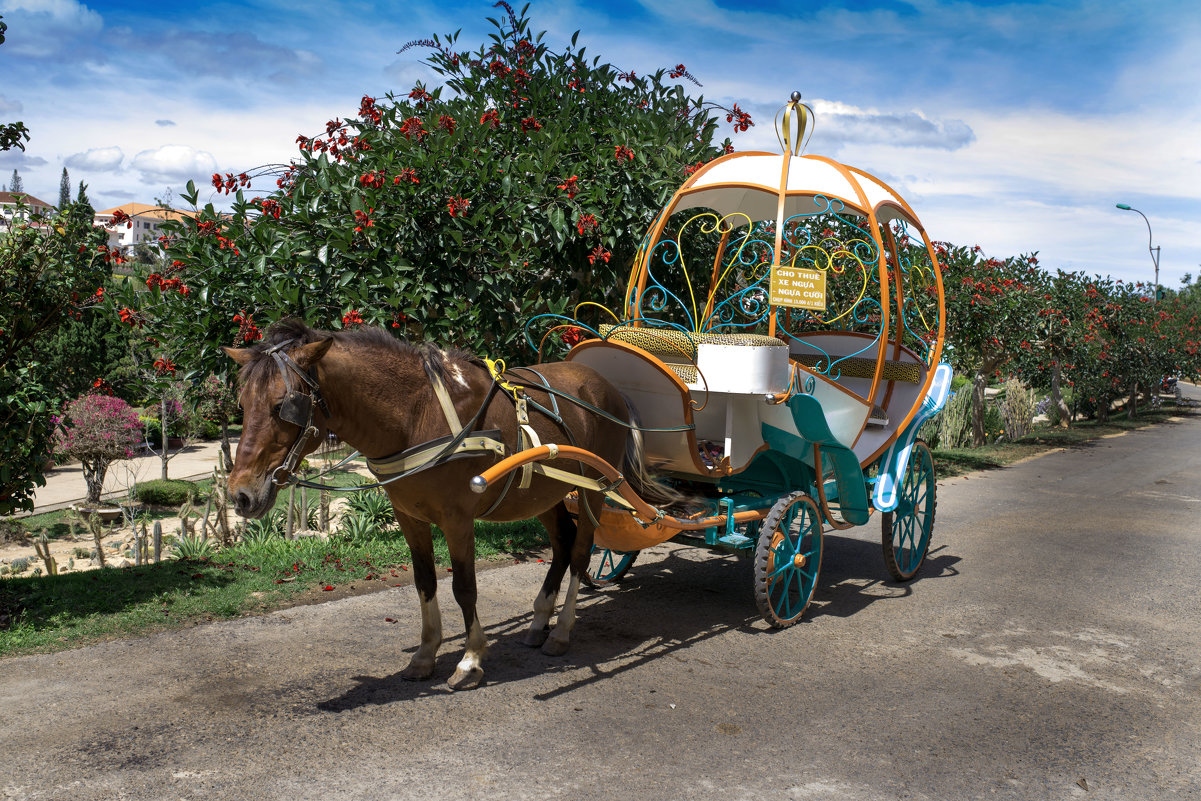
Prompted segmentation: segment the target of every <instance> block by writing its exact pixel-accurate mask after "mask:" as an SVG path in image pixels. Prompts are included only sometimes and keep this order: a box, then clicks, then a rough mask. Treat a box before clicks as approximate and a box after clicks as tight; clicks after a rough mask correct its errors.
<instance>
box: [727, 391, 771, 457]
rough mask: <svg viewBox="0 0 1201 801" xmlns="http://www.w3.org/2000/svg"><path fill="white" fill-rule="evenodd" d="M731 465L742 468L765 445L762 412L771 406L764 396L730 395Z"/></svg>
mask: <svg viewBox="0 0 1201 801" xmlns="http://www.w3.org/2000/svg"><path fill="white" fill-rule="evenodd" d="M729 403H730V410H731V412H732V414H731V415H730V421H731V425H730V432H729V434H730V454H729V456H730V466H731V467H732V468H733V469H734V470H742V469H743V468H745V467H746V466H747V465H748V464H750V461H751V459H752V458H754V456H755V454H756V453H757V452H758V451H759V449H760V448H762V447H763V446H764V444H765V443H764V442H763V427H762V425H761V422H762V420H761V417H760V413H761V411H762V410H763V409H766V408H769V406H768V404H767V402H766V401H764V399H763V398H762V397H756V396H752V395H731V396H730V400H729Z"/></svg>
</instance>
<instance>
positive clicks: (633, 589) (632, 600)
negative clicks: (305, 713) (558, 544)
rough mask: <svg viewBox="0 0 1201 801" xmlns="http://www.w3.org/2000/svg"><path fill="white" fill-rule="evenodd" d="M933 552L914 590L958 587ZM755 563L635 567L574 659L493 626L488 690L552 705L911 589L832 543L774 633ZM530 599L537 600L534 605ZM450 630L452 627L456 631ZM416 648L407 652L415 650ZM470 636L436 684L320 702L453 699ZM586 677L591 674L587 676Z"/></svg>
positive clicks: (449, 656)
mask: <svg viewBox="0 0 1201 801" xmlns="http://www.w3.org/2000/svg"><path fill="white" fill-rule="evenodd" d="M945 548H946V546H943V547H942V548H941V549H938V550H936V551H933V552H932V553H931V554H930V556H928V557H927V559H926V563H925V565H924V566H923V567H922V570H921V572H920V573H919V574H918V578H917V579H915V580H916V581H927V580H931V579H936V578H953V577H955V576H958V575H959V573H958V571H957V569H956V567H955V566H956V564H957V563H958V562H959V561H960V559H959V557H957V556H954V555H953V554H950V553H946V552H945ZM753 574H754V571H753V563H752V560H751V559H740V558H738V557H734V556H728V555H721V554H709V553H707V552H705V551H703V550H701V549H692V548H685V549H678V550H674V551H672V552H671V553H670V554H668V555H667V558H666V559H664V560H662V561H660V562H656V563H653V564H649V565H646V564H643V565H639V564H635V565H634V567H633V568H632V569H631V571H630V573H629V574H628V575H627V577H626V579H625V580H624V581H623V582H622V583H621V584H618V585H614V586H610V587H609V588H607V589H604V590H600V591H591V592H585V591H582V592H581V595H580V604H579V610H578V619H577V624H576V628H575V631H574V632H573V636H572V646H571V651H570V652H569V653H568V654H567V655H566V656H562V657H548V656H545V655H544V654H542V653H541V651H538V650H536V649H531V648H529V647H527V646H525V645H523V644H522V642H521V639H522V637H523V635H524V633H525V630H526V628H527V627H528V626H529V625H530V620H531V615H530V613H523V614H520V615H516V616H513V617H510V618H509V619H507V620H503V621H500V622H494V623H492V624H491V625H487V626H485V628H486V631H487V633H488V639H489V641H490V642H491V647H490V650H489V654H488V659H487V661H486V662H485V670H486V674H487V675H486V677H485V684H507V683H511V682H520V681H525V680H530V679H534V678H536V677H543V676H545V675H546V674H562V675H563V677H564V679H565V680H566V681H565V682H564V683H563V684H561V685H560V686H557V687H555V688H554V689H550V690H545V691H542V692H538V693H536V694H534V696H533V698H534V700H537V701H545V700H549V699H552V698H556V697H559V696H562V695H566V694H569V693H571V692H574V691H576V690H579V689H582V688H584V687H586V686H588V685H591V684H594V683H596V682H599V681H603V680H605V679H608V678H611V677H613V676H616V675H619V674H621V673H625V672H628V671H631V670H636V669H637V668H639V667H641V666H643V665H645V664H647V663H649V662H651V661H653V660H657V659H662V658H665V657H674V658H681V657H680V656H679V653H680V652H682V651H684V650H685V649H687V648H689V647H691V646H693V645H695V644H697V643H699V642H703V641H705V640H708V639H711V638H714V637H718V636H721V635H722V634H725V633H727V632H730V631H738V632H742V633H744V634H749V635H752V636H763V635H765V636H789V634H788V631H796V630H800V629H803V628H804V627H805V626H808V625H813V624H815V623H816V622H817V621H818V620H820V619H821V618H822V617H824V616H827V615H833V616H836V617H847V616H850V615H854V614H856V613H857V612H859V611H861V610H863V609H865V608H866V607H868V606H869V605H871V604H873V603H877V602H879V601H891V600H896V599H901V598H904V597H906V596H908V595H910V594H911V593H912V589H911V584H909V583H905V584H902V583H898V582H894V581H892V580H891V578H890V577H889V575H888V572H887V570H886V569H885V567H884V562H883V558H882V556H881V553H880V545H879V543H878V542H865V541H863V540H857V539H852V538H848V537H842V536H837V535H831V534H827V535H826V546H825V555H824V557H823V565H822V573H821V576H820V578H819V582H818V587H817V590H816V592H815V593H814V600H813V603H812V604H811V606H810V608H809V610H808V611H807V612H806V613H805V616H804V618H802V620H801V621H800V623H798V624H797V625H796V626H795V627H794V628H793V629H790V630H788V631H784V630H778V629H773V628H771V627H770V626H768V624H767V623H766V622H764V621H763V619H762V618H761V617H760V615H759V612H758V610H757V609H756V607H755V601H754V594H753V588H752V583H753ZM531 600H532V598H531ZM448 628H449V626H448ZM416 635H417V632H416V631H414V632H413V635H412V636H413V638H414V644H413V645H412V646H411V647H410V648H408V649H406V650H407V652H409V653H411V652H413V651H415V650H416V643H415V639H416ZM463 639H464V638H463V635H462V634H461V633H460V634H458V635H457V636H455V637H452V638H448V639H447V640H446V641H445V642H444V644H443V653H442V654H441V655H440V656H439V658H438V662H437V668H436V670H435V674H434V675H435V678H433V679H431V680H429V681H421V682H410V681H405V680H404V679H402V678H401V677H400V673H399V671H398V672H396V673H391V674H388V675H385V676H371V675H362V676H355V677H354V678H353V680H354V682H355V686H353V687H351V688H349V689H347V690H346V691H345V692H343V693H342V694H341V695H339V696H337V697H334V698H330V699H328V700H325V701H321V702H319V703H318V704H317V708H318V709H319V710H321V711H323V712H334V713H339V712H345V711H349V710H352V709H356V708H359V707H363V706H372V705H383V704H390V703H394V702H398V701H408V700H413V699H416V698H423V697H428V696H440V695H445V694H446V693H448V692H450V690H449V689H448V688H447V686H446V679H447V677H449V676H450V674H451V673H452V672H454V668H455V664H456V663H457V661H458V659H459V658H460V656H461V648H462V644H463ZM581 670H584V671H586V672H587V675H585V676H583V677H582V678H581V677H580V675H579V673H580V671H581Z"/></svg>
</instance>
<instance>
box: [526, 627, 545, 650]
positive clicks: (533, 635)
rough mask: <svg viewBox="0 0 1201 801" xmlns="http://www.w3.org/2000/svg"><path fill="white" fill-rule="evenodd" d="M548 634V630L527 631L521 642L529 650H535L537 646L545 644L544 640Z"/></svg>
mask: <svg viewBox="0 0 1201 801" xmlns="http://www.w3.org/2000/svg"><path fill="white" fill-rule="evenodd" d="M549 634H550V628H541V629H529V630H527V631H526V633H525V638H524V639H523V640H522V642H523V643H525V644H526V645H528V646H529V647H531V648H537V647H538V646H540V645H542V643H544V642H546V638H547V636H548V635H549Z"/></svg>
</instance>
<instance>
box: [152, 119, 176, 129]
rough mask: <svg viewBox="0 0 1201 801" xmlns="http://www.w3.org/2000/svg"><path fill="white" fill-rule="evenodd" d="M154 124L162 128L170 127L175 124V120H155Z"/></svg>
mask: <svg viewBox="0 0 1201 801" xmlns="http://www.w3.org/2000/svg"><path fill="white" fill-rule="evenodd" d="M154 124H155V125H157V126H158V127H160V128H170V127H173V126H174V125H175V120H155V121H154Z"/></svg>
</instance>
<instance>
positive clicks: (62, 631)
mask: <svg viewBox="0 0 1201 801" xmlns="http://www.w3.org/2000/svg"><path fill="white" fill-rule="evenodd" d="M545 544H546V532H545V530H544V529H543V528H542V526H541V524H539V523H538V522H537V521H521V522H517V523H506V524H487V523H477V524H476V556H477V558H478V559H482V560H494V561H499V560H500V559H510V558H514V557H521V556H523V555H527V554H528V553H529V552H530V551H532V550H535V549H540V548H542V547H543V546H544V545H545ZM434 554H435V559H436V561H437V563H438V565H439V566H441V567H447V566H449V564H450V558H449V555H448V552H447V548H446V542H445V540H444V539H443V538H442V536H441V534H440V533H438V532H435V542H434ZM411 564H412V555H411V554H410V552H409V548H408V546H407V545H406V543H405V541H404V538H403V537H402V536H400V534H399V532H394V531H389V530H384V531H380V532H378V533H377V535H376V536H374V537H372V538H369V539H364V540H360V541H348V540H346V539H344V538H339V537H337V536H335V537H333V538H331V539H330V540H317V539H302V540H294V541H293V540H283V539H273V540H269V541H267V542H265V543H259V544H253V545H251V544H244V543H243V544H239V545H236V546H233V547H230V548H226V549H224V550H221V551H219V552H217V554H216V555H214V556H213V557H211V558H209V559H202V560H169V561H164V562H160V563H158V564H152V565H145V566H142V567H134V568H124V569H113V568H105V569H102V570H90V571H86V572H82V573H67V574H65V575H62V576H54V577H50V576H40V577H36V578H10V579H5V580H3V581H0V656H15V655H20V654H30V653H46V652H51V651H58V650H62V649H64V648H74V647H79V646H81V645H86V644H89V643H94V642H99V641H103V640H108V639H113V638H116V637H124V636H134V635H137V636H143V635H146V634H151V633H153V632H156V631H162V630H166V629H172V628H179V627H182V626H187V625H193V624H196V623H200V622H205V621H209V620H219V619H228V618H234V617H240V616H243V615H249V614H259V613H263V612H266V611H270V610H272V609H278V608H281V607H284V606H288V605H291V604H293V603H296V602H298V601H300V600H302V599H303V598H304V597H305V596H306V595H308V596H311V595H312V594H313V593H314V592H317V593H321V592H324V591H325V589H324V588H326V587H329V588H331V589H330V591H331V592H333V591H337V590H344V589H347V588H348V586H349V585H351V584H354V585H355V587H356V589H357V590H362V589H365V588H368V587H379V588H383V587H385V586H389V585H398V584H400V583H402V582H403V581H404V579H405V578H406V574H407V573H408V571H409V570H410V567H411Z"/></svg>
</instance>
